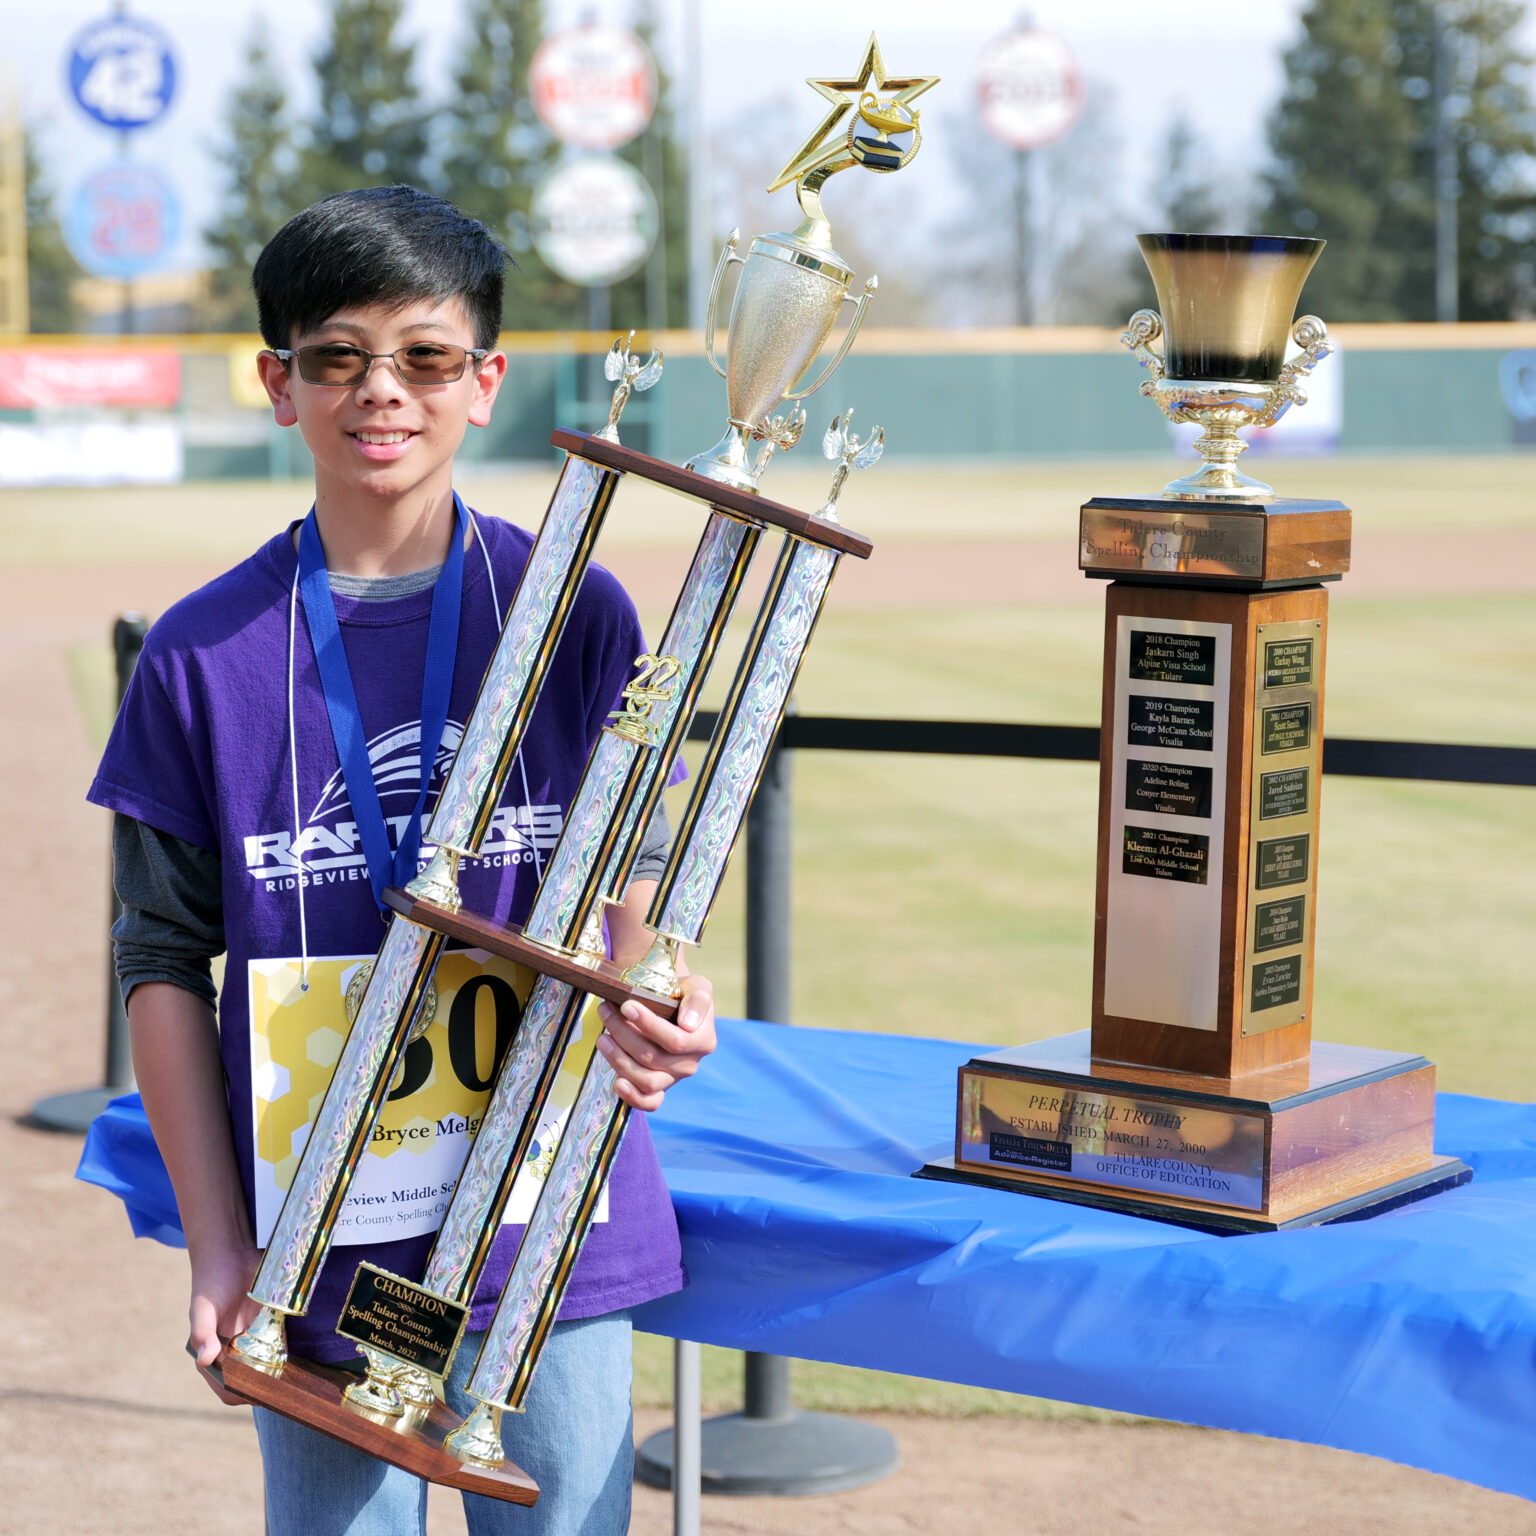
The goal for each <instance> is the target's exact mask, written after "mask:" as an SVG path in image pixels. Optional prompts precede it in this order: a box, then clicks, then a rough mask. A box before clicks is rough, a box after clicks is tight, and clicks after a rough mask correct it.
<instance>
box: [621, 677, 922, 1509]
mask: <svg viewBox="0 0 1536 1536" xmlns="http://www.w3.org/2000/svg"><path fill="white" fill-rule="evenodd" d="M792 717H793V706H791V718H792ZM792 759H793V754H792V753H791V752H790V751H788V750H787V749H785V748H783V747H776V748H775V749H774V751H773V752H772V753H771V754H770V755H769V758H768V763H767V766H766V768H765V769H764V771H763V782H762V783H761V784H760V785H759V786H758V790H757V796H756V798H755V799H754V800H753V802H752V806H751V809H750V810H749V811H748V812H747V1016H748V1017H749V1018H754V1019H764V1020H766V1021H767V1022H769V1023H771V1024H788V1023H789V1017H790V953H791V913H792V911H793V906H792V896H791V890H790V886H791V871H792V860H793V849H794V809H793V802H792V799H791V793H790V789H791V762H792ZM789 1369H790V1363H789V1361H788V1360H786V1359H784V1358H783V1357H782V1356H780V1355H765V1354H757V1353H754V1352H749V1353H748V1354H747V1356H746V1372H745V1374H746V1382H745V1393H744V1406H743V1410H742V1412H740V1413H728V1414H724V1415H722V1416H721V1417H719V1418H715V1419H706V1420H705V1421H704V1424H703V1426H702V1435H701V1440H702V1447H703V1453H702V1463H703V1472H702V1475H701V1484H702V1487H703V1490H704V1492H705V1493H732V1494H753V1493H755V1494H806V1493H836V1492H838V1491H839V1490H841V1489H845V1488H860V1487H862V1486H863V1485H864V1484H866V1483H873V1482H878V1481H879V1480H880V1479H881V1478H883V1477H889V1476H890V1474H891V1473H892V1472H894V1471H895V1470H896V1469H897V1467H898V1466H899V1465H900V1464H901V1462H900V1456H899V1455H898V1453H897V1449H896V1442H895V1440H894V1439H893V1438H892V1437H891V1436H890V1435H889V1434H887V1433H886V1431H885V1430H883V1429H879V1428H877V1427H876V1426H875V1425H873V1424H864V1423H861V1422H860V1421H859V1420H857V1419H849V1418H843V1417H841V1416H839V1415H836V1414H830V1413H804V1412H800V1411H798V1410H797V1409H796V1408H795V1405H794V1400H793V1396H792V1393H791V1390H790V1379H789ZM672 1455H673V1432H672V1431H671V1430H662V1431H660V1432H659V1433H657V1434H655V1435H652V1436H651V1437H650V1439H648V1440H647V1441H646V1442H645V1443H644V1444H643V1445H642V1446H641V1447H640V1450H639V1452H638V1453H637V1456H636V1475H637V1476H638V1477H639V1478H640V1480H641V1481H642V1482H645V1483H649V1484H651V1485H652V1486H653V1487H659V1488H667V1487H670V1486H671V1485H672Z"/></svg>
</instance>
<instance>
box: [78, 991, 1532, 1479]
mask: <svg viewBox="0 0 1536 1536" xmlns="http://www.w3.org/2000/svg"><path fill="white" fill-rule="evenodd" d="M720 1037H721V1043H720V1049H719V1051H718V1053H717V1054H716V1055H715V1056H714V1057H713V1058H711V1059H710V1061H709V1062H707V1063H706V1065H705V1068H704V1070H703V1071H702V1072H701V1073H700V1074H699V1076H698V1077H696V1078H694V1079H692V1080H691V1081H689V1082H688V1083H685V1084H682V1085H680V1086H679V1087H678V1088H677V1089H675V1090H674V1091H673V1092H672V1093H671V1094H669V1095H668V1099H667V1104H666V1107H665V1108H664V1109H663V1110H662V1111H661V1112H660V1113H658V1114H657V1115H656V1116H655V1118H654V1121H653V1131H654V1134H655V1137H656V1144H657V1148H658V1151H659V1152H660V1155H661V1160H662V1166H663V1169H664V1171H665V1173H666V1177H667V1183H668V1185H669V1187H670V1188H671V1191H672V1197H673V1202H674V1205H675V1206H676V1209H677V1213H678V1221H679V1224H680V1226H681V1228H682V1233H683V1252H684V1259H685V1262H686V1264H687V1266H688V1272H689V1276H690V1284H689V1287H688V1289H686V1290H685V1291H682V1292H680V1293H678V1294H677V1295H676V1296H671V1297H666V1298H663V1299H662V1300H660V1301H657V1302H652V1303H650V1304H649V1305H648V1306H646V1307H642V1308H640V1309H638V1310H637V1312H636V1315H635V1323H636V1326H637V1327H639V1328H642V1329H644V1330H647V1331H651V1332H656V1333H662V1334H668V1335H671V1336H673V1337H679V1338H686V1339H694V1340H698V1341H700V1342H703V1343H709V1344H719V1345H725V1346H728V1347H730V1348H735V1349H755V1350H762V1351H766V1352H769V1353H773V1354H781V1355H791V1356H797V1357H800V1358H805V1359H815V1360H829V1361H836V1362H840V1363H843V1364H848V1365H858V1366H867V1367H874V1368H877V1369H881V1370H891V1371H903V1372H906V1373H909V1374H912V1375H918V1376H930V1377H936V1378H940V1379H945V1380H951V1381H961V1382H969V1383H971V1384H973V1385H976V1386H985V1387H1000V1388H1003V1389H1005V1390H1008V1391H1013V1392H1027V1393H1032V1394H1034V1395H1037V1396H1041V1397H1051V1398H1057V1399H1061V1400H1064V1401H1069V1402H1078V1403H1091V1404H1094V1405H1097V1406H1100V1407H1104V1408H1114V1409H1120V1410H1123V1411H1125V1412H1128V1413H1137V1414H1145V1415H1148V1416H1151V1417H1156V1418H1165V1419H1175V1420H1180V1421H1183V1422H1186V1423H1191V1424H1203V1425H1211V1426H1214V1427H1219V1428H1223V1429H1233V1430H1241V1431H1246V1432H1249V1433H1254V1434H1264V1435H1276V1436H1279V1437H1281V1438H1285V1439H1291V1440H1301V1441H1310V1442H1313V1443H1315V1444H1319V1445H1331V1446H1338V1447H1341V1448H1343V1449H1346V1450H1353V1451H1363V1452H1366V1453H1367V1454H1370V1455H1374V1456H1382V1457H1386V1458H1388V1459H1390V1460H1393V1461H1399V1462H1404V1463H1407V1464H1409V1465H1412V1466H1419V1467H1425V1468H1427V1469H1429V1470H1431V1471H1435V1472H1441V1473H1445V1474H1447V1475H1449V1476H1452V1477H1458V1478H1462V1479H1465V1480H1466V1481H1468V1482H1473V1483H1479V1484H1481V1485H1483V1486H1485V1487H1489V1488H1494V1489H1498V1490H1501V1491H1504V1492H1508V1493H1515V1494H1519V1495H1522V1496H1524V1497H1526V1498H1533V1499H1536V1455H1533V1453H1532V1449H1531V1447H1532V1444H1533V1437H1536V1368H1533V1367H1536V1106H1531V1105H1518V1104H1507V1103H1501V1102H1499V1101H1496V1100H1487V1099H1476V1098H1470V1097H1466V1096H1462V1095H1456V1094H1442V1095H1440V1098H1439V1108H1438V1123H1437V1135H1436V1146H1437V1150H1439V1151H1443V1152H1449V1153H1453V1154H1454V1155H1456V1156H1458V1157H1461V1158H1463V1159H1465V1160H1466V1161H1467V1162H1468V1163H1469V1164H1471V1165H1472V1167H1473V1168H1474V1170H1475V1172H1476V1177H1475V1178H1474V1180H1473V1182H1472V1183H1471V1184H1469V1185H1467V1186H1465V1187H1464V1188H1461V1189H1457V1190H1452V1191H1449V1192H1447V1193H1445V1194H1442V1195H1437V1196H1434V1197H1433V1198H1431V1199H1429V1200H1426V1201H1424V1202H1422V1203H1420V1204H1418V1205H1412V1206H1407V1207H1404V1208H1402V1209H1400V1210H1396V1211H1392V1212H1388V1213H1387V1214H1385V1215H1382V1216H1377V1217H1374V1218H1372V1219H1371V1220H1369V1221H1362V1222H1351V1223H1345V1224H1340V1225H1336V1226H1331V1227H1316V1228H1309V1229H1303V1230H1299V1231H1290V1232H1278V1233H1261V1234H1254V1235H1240V1236H1232V1237H1213V1236H1208V1235H1205V1234H1203V1233H1200V1232H1196V1231H1191V1230H1189V1229H1187V1228H1182V1227H1176V1226H1170V1225H1166V1224H1164V1223H1160V1222H1153V1221H1147V1220H1143V1219H1141V1218H1138V1217H1133V1216H1126V1215H1121V1214H1118V1213H1115V1212H1110V1211H1097V1210H1094V1209H1092V1208H1090V1207H1086V1206H1075V1205H1070V1204H1065V1203H1062V1202H1059V1201H1051V1200H1042V1199H1037V1198H1034V1197H1032V1196H1028V1195H1022V1194H1014V1193H1010V1192H1002V1191H993V1190H985V1189H973V1188H969V1187H965V1186H958V1185H953V1184H941V1183H934V1182H931V1181H926V1180H919V1179H914V1178H912V1177H910V1175H911V1172H912V1170H913V1169H915V1168H917V1167H919V1166H920V1165H921V1164H922V1163H924V1162H926V1161H927V1160H928V1159H929V1158H931V1157H934V1156H936V1155H941V1154H942V1153H943V1152H945V1151H946V1150H948V1149H949V1144H950V1142H951V1140H952V1138H953V1116H954V1084H955V1071H956V1069H957V1068H958V1066H959V1065H960V1064H961V1062H963V1061H965V1060H967V1059H969V1057H970V1056H971V1055H972V1054H974V1053H975V1051H976V1050H977V1049H978V1048H976V1047H972V1046H968V1045H964V1044H957V1043H955V1042H953V1041H941V1040H917V1039H908V1038H903V1037H899V1036H890V1035H872V1034H862V1033H855V1032H851V1031H849V1032H843V1031H835V1030H811V1029H799V1028H794V1029H787V1028H783V1027H781V1026H775V1025H770V1024H760V1023H753V1022H744V1021H738V1020H723V1021H722V1022H721V1025H720ZM146 1136H147V1127H146V1126H144V1124H143V1118H142V1111H141V1110H136V1108H135V1106H134V1101H132V1100H131V1099H130V1100H119V1101H118V1102H117V1107H115V1108H114V1109H113V1110H111V1111H109V1112H108V1114H107V1115H105V1116H103V1118H102V1119H101V1120H99V1121H98V1122H97V1124H96V1126H95V1127H93V1130H92V1134H91V1137H90V1139H89V1141H88V1143H87V1147H86V1151H85V1154H84V1157H83V1158H82V1165H81V1168H82V1176H83V1177H86V1178H90V1179H92V1180H93V1181H94V1182H98V1183H104V1184H106V1185H107V1187H109V1188H114V1189H115V1192H117V1193H119V1194H120V1195H125V1196H126V1197H127V1198H126V1202H125V1203H127V1204H128V1205H129V1214H130V1219H131V1220H132V1221H133V1223H134V1227H135V1230H136V1231H138V1232H140V1233H141V1235H149V1236H158V1237H160V1238H161V1239H162V1240H170V1241H175V1240H176V1239H177V1237H178V1236H179V1233H178V1230H177V1224H176V1220H175V1208H174V1202H171V1203H170V1204H169V1206H167V1204H166V1201H167V1198H168V1195H169V1190H168V1187H163V1183H162V1187H161V1188H160V1189H159V1190H158V1192H157V1191H156V1189H155V1188H154V1184H153V1178H152V1177H150V1176H148V1175H146V1173H145V1172H144V1167H145V1155H146V1154H145V1148H144V1146H143V1141H144V1138H145V1137H146ZM152 1150H153V1148H152V1144H151V1145H150V1148H149V1151H150V1153H151V1154H152ZM153 1161H154V1160H153V1159H151V1162H153ZM152 1171H153V1170H152V1167H151V1168H150V1173H151V1174H152ZM160 1179H161V1180H162V1181H163V1180H164V1173H163V1170H161V1172H160Z"/></svg>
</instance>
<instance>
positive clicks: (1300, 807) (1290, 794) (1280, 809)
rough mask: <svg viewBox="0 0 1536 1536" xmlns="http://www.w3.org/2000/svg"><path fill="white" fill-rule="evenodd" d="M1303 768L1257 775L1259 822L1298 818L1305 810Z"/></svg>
mask: <svg viewBox="0 0 1536 1536" xmlns="http://www.w3.org/2000/svg"><path fill="white" fill-rule="evenodd" d="M1308 777H1309V774H1308V771H1307V770H1306V769H1305V768H1280V769H1277V770H1276V771H1275V772H1274V773H1261V774H1260V775H1259V820H1260V821H1277V820H1278V819H1279V818H1280V817H1282V816H1300V815H1301V813H1302V812H1303V811H1305V810H1306V808H1307V779H1308Z"/></svg>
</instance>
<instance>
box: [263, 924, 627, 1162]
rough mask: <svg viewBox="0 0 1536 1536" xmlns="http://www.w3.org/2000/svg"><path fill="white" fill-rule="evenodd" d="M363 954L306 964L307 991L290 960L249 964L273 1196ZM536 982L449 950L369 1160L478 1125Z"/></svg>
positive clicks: (568, 1069)
mask: <svg viewBox="0 0 1536 1536" xmlns="http://www.w3.org/2000/svg"><path fill="white" fill-rule="evenodd" d="M372 958H373V957H372V956H371V955H343V956H334V957H331V958H327V959H320V960H311V961H310V965H309V990H308V992H305V991H304V990H303V989H302V988H301V987H300V985H299V963H298V961H297V960H296V959H291V960H290V959H284V960H253V961H252V962H251V963H250V978H249V979H250V1004H251V1010H250V1016H251V1068H252V1073H251V1076H252V1092H253V1101H254V1102H253V1104H252V1110H253V1119H254V1129H255V1135H256V1156H257V1158H258V1160H259V1161H260V1162H262V1163H264V1164H266V1165H267V1167H268V1168H270V1169H271V1174H272V1178H273V1182H274V1183H275V1184H276V1185H277V1187H278V1188H279V1189H287V1188H288V1186H289V1185H290V1184H291V1183H292V1180H293V1173H294V1169H295V1168H296V1167H297V1164H298V1160H299V1155H300V1154H301V1153H302V1152H303V1150H304V1143H305V1141H306V1139H307V1138H308V1135H309V1128H310V1125H311V1124H312V1122H313V1120H314V1117H315V1113H316V1111H317V1110H318V1109H319V1107H320V1103H321V1100H322V1099H323V1098H324V1096H325V1091H326V1089H327V1088H328V1087H329V1086H330V1081H331V1075H332V1073H333V1072H334V1070H335V1067H336V1062H337V1061H338V1059H339V1058H340V1055H341V1050H342V1047H343V1045H344V1044H345V1042H346V1036H347V1032H348V1030H349V1029H350V1027H351V1026H350V1024H349V1023H348V1020H347V1013H346V996H347V988H348V986H349V985H350V984H351V981H352V978H353V976H354V975H355V974H356V972H357V969H358V967H359V966H362V965H365V964H366V963H367V962H368V961H369V960H371V959H372ZM533 981H534V977H533V973H532V972H531V971H529V970H527V969H526V968H525V967H523V966H520V965H514V964H513V963H512V962H511V961H509V960H504V959H502V958H501V957H500V956H497V955H490V954H487V953H486V952H485V951H483V950H455V951H451V952H449V953H447V954H445V955H444V956H443V957H442V959H441V961H440V962H439V964H438V967H437V974H436V977H435V984H436V986H437V993H438V1001H437V1016H436V1018H435V1019H434V1021H433V1023H432V1027H431V1028H430V1029H429V1030H427V1032H426V1033H425V1034H424V1035H423V1036H422V1037H421V1039H420V1040H418V1041H416V1042H414V1043H413V1044H412V1045H410V1046H409V1047H408V1048H407V1050H406V1053H405V1058H404V1060H403V1061H402V1063H401V1065H400V1068H399V1070H398V1071H397V1073H396V1077H395V1081H394V1084H393V1086H392V1088H391V1091H390V1095H389V1098H388V1099H387V1100H386V1102H385V1105H384V1110H383V1113H382V1114H381V1116H380V1118H379V1125H378V1127H377V1128H376V1130H375V1133H374V1135H373V1137H372V1139H371V1141H370V1144H369V1150H368V1152H367V1154H366V1155H367V1156H368V1157H379V1158H389V1157H404V1158H407V1159H409V1158H411V1157H412V1156H413V1155H417V1154H420V1153H423V1152H425V1151H427V1150H428V1149H429V1148H430V1147H431V1146H432V1145H433V1143H434V1141H435V1139H436V1137H437V1135H438V1134H439V1132H440V1130H441V1128H443V1127H454V1126H455V1122H457V1121H463V1122H467V1124H466V1125H465V1127H464V1129H466V1130H467V1131H468V1133H469V1135H470V1136H473V1135H474V1132H475V1130H476V1129H477V1128H478V1125H479V1120H480V1116H481V1114H482V1113H483V1112H484V1109H485V1105H486V1102H487V1101H488V1100H489V1098H490V1094H491V1087H492V1084H493V1082H494V1079H495V1072H496V1067H497V1065H498V1064H499V1062H500V1059H501V1057H502V1055H503V1054H504V1053H505V1051H506V1050H507V1048H508V1046H510V1044H511V1041H512V1038H513V1035H514V1033H515V1031H516V1028H517V1023H518V1020H519V1019H520V1018H521V1015H522V1009H523V1006H524V1005H525V1004H526V1002H527V1000H528V994H529V991H530V989H531V988H532V985H533ZM582 1025H583V1028H582V1032H581V1039H580V1042H579V1044H578V1045H577V1046H576V1047H575V1049H573V1050H571V1051H569V1052H568V1053H567V1055H566V1059H565V1061H564V1063H563V1065H562V1070H561V1072H560V1073H559V1074H558V1077H557V1080H556V1083H555V1085H554V1090H553V1094H552V1098H553V1100H554V1104H553V1106H552V1107H554V1108H556V1109H567V1108H569V1106H570V1104H571V1103H573V1102H574V1101H575V1097H576V1090H577V1089H578V1088H579V1087H580V1081H581V1075H582V1073H583V1072H584V1071H585V1069H586V1063H587V1060H588V1059H589V1058H590V1056H591V1053H592V1047H593V1044H594V1042H595V1041H596V1038H597V1034H598V1031H599V1029H600V1027H601V1026H600V1023H599V1021H598V1020H597V1017H596V1010H595V1008H589V1009H588V1010H587V1011H586V1016H585V1017H584V1018H583V1020H582Z"/></svg>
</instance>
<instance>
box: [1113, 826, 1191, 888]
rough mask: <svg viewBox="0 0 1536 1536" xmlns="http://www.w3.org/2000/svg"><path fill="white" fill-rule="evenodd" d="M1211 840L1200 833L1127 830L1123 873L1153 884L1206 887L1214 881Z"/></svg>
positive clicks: (1145, 828)
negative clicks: (1176, 882) (1166, 882)
mask: <svg viewBox="0 0 1536 1536" xmlns="http://www.w3.org/2000/svg"><path fill="white" fill-rule="evenodd" d="M1210 863H1211V840H1210V838H1208V837H1206V836H1204V835H1203V834H1201V833H1199V832H1172V831H1170V830H1169V829H1168V828H1166V827H1127V828H1126V829H1125V847H1124V850H1123V852H1122V854H1121V858H1120V872H1121V873H1122V874H1126V875H1144V876H1146V878H1148V879H1149V880H1182V881H1184V882H1185V883H1186V884H1189V885H1204V884H1205V883H1206V881H1207V880H1208V879H1209V878H1210Z"/></svg>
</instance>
